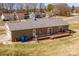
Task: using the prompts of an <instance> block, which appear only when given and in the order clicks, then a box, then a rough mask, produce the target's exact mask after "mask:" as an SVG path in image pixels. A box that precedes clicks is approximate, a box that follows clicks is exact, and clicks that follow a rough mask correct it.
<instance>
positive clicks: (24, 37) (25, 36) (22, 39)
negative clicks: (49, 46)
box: [19, 35, 31, 42]
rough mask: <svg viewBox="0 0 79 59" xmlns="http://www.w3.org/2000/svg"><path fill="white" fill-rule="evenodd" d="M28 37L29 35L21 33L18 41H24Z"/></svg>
mask: <svg viewBox="0 0 79 59" xmlns="http://www.w3.org/2000/svg"><path fill="white" fill-rule="evenodd" d="M30 39H31V37H30V36H27V35H21V36H20V37H19V41H21V42H26V41H29V40H30Z"/></svg>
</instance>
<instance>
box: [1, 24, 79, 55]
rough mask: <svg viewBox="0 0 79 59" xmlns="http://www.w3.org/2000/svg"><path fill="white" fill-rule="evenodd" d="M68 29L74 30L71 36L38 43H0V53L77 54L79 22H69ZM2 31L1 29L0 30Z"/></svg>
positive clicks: (78, 50) (78, 48) (78, 47)
mask: <svg viewBox="0 0 79 59" xmlns="http://www.w3.org/2000/svg"><path fill="white" fill-rule="evenodd" d="M70 29H72V30H74V31H76V33H74V34H72V35H71V36H67V37H62V38H57V39H54V40H53V39H52V40H43V41H40V43H28V44H13V45H3V44H0V55H8V56H9V55H17V56H22V55H23V56H24V55H25V56H42V55H44V56H51V55H52V56H54V55H55V56H59V55H61V56H64V55H65V56H73V55H74V56H76V55H79V24H70ZM0 32H2V31H0Z"/></svg>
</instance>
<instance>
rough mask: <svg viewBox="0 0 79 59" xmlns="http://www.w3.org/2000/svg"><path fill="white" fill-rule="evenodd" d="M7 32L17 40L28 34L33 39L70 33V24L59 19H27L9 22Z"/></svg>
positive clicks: (14, 40)
mask: <svg viewBox="0 0 79 59" xmlns="http://www.w3.org/2000/svg"><path fill="white" fill-rule="evenodd" d="M5 26H6V29H7V30H6V33H7V35H8V37H9V38H10V39H11V40H12V41H13V42H17V41H18V38H17V37H20V36H21V35H27V36H29V37H31V39H33V40H38V39H44V38H50V37H53V38H54V37H56V35H57V36H65V35H69V33H70V32H69V25H68V23H67V22H65V21H63V20H59V19H50V20H48V19H37V20H36V21H35V20H26V21H25V22H19V23H7V24H6V25H5Z"/></svg>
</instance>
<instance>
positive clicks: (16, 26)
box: [7, 18, 68, 31]
mask: <svg viewBox="0 0 79 59" xmlns="http://www.w3.org/2000/svg"><path fill="white" fill-rule="evenodd" d="M7 25H8V27H9V29H10V30H11V31H15V30H24V29H32V28H43V27H53V26H61V25H68V23H67V22H66V21H63V20H60V19H46V18H42V19H37V20H36V21H35V20H26V21H25V22H20V23H7Z"/></svg>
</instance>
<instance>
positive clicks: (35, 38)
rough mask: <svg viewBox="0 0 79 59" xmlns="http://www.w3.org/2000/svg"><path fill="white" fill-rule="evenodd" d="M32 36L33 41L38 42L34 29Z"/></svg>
mask: <svg viewBox="0 0 79 59" xmlns="http://www.w3.org/2000/svg"><path fill="white" fill-rule="evenodd" d="M33 36H34V40H35V41H36V42H38V39H37V35H36V29H33Z"/></svg>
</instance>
